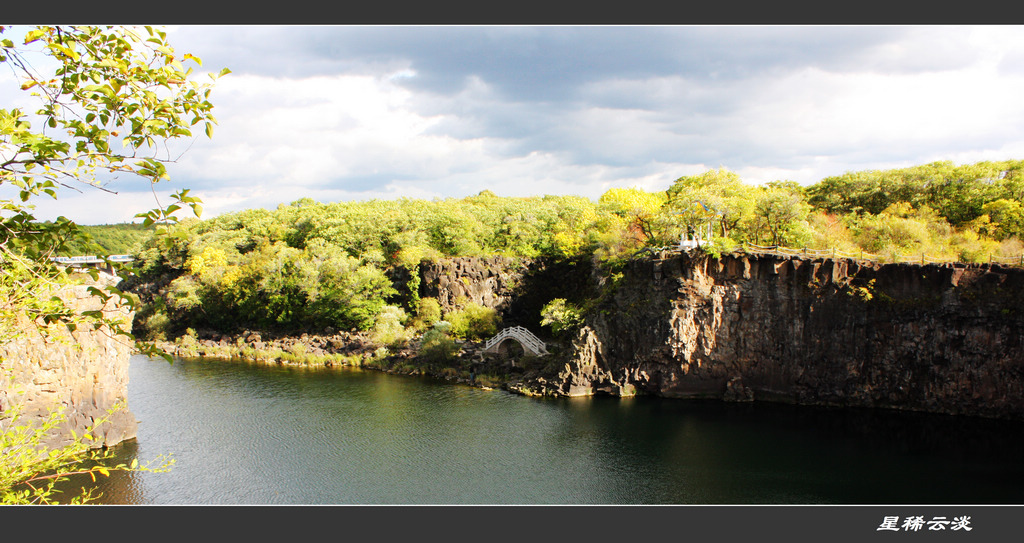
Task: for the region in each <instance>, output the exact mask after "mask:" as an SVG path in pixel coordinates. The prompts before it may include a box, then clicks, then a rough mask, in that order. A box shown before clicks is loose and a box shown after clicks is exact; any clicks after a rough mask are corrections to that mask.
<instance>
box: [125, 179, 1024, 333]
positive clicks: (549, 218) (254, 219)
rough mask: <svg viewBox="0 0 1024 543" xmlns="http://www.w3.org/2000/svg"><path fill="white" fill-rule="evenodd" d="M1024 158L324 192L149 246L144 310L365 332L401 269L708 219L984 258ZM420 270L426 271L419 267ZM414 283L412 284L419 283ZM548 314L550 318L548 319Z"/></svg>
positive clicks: (722, 232) (1005, 250)
mask: <svg viewBox="0 0 1024 543" xmlns="http://www.w3.org/2000/svg"><path fill="white" fill-rule="evenodd" d="M1022 206H1024V161H1003V162H979V163H976V164H970V165H963V166H956V165H954V164H953V163H951V162H935V163H932V164H927V165H922V166H916V167H913V168H905V169H896V170H884V171H864V172H852V173H846V174H843V175H841V176H835V177H829V178H826V179H823V180H821V181H820V182H818V183H815V184H813V185H810V186H801V185H800V184H798V183H795V182H793V181H774V182H770V183H766V184H764V185H754V184H749V183H746V182H744V181H743V180H742V179H741V178H740V177H739V175H737V174H736V173H734V172H731V171H729V170H726V169H724V168H723V169H718V170H709V171H706V172H704V173H701V174H698V175H693V176H684V177H680V178H679V179H677V180H676V181H675V182H674V183H673V184H672V185H671V186H670V187H669V188H668V189H666V190H664V191H645V190H643V189H640V188H613V189H610V190H608V191H607V192H606V193H605V194H603V195H602V196H601V197H600V198H599V199H598V200H597V201H596V202H595V201H592V200H590V199H587V198H583V197H579V196H551V195H548V196H535V197H502V196H497V195H495V194H494V193H492V192H490V191H482V192H481V193H479V194H477V195H474V196H468V197H464V198H446V199H435V200H431V201H428V200H421V199H411V198H402V199H397V200H368V201H346V202H334V203H320V202H315V201H313V200H311V199H308V198H304V199H301V200H297V201H294V202H291V203H289V204H281V205H280V206H278V208H277V209H275V210H267V209H248V210H244V211H239V212H234V213H227V214H223V215H220V216H217V217H214V218H211V219H207V220H202V221H200V220H195V219H188V220H184V221H182V222H181V223H180V224H178V225H175V226H174V227H173V228H172V229H171V235H170V236H167V237H164V238H160V239H157V238H154V239H153V240H151V241H148V242H146V243H144V244H143V245H142V246H141V247H140V248H139V250H138V253H137V256H138V257H139V261H140V264H141V268H140V269H141V271H142V273H143V275H144V276H145V277H148V278H150V279H154V278H156V277H163V278H164V280H165V282H166V285H167V286H166V287H165V289H164V290H163V291H162V296H160V297H158V299H157V300H155V305H154V306H153V307H151V308H149V310H148V311H149V313H146V314H144V315H143V317H144V318H149V319H153V323H151V324H154V326H153V328H154V329H157V328H159V326H156V323H164V325H165V326H166V325H167V323H170V322H173V323H175V325H174V326H172V327H171V328H177V329H179V330H180V329H183V328H184V327H200V326H202V327H210V328H215V329H227V328H231V327H263V328H284V329H300V328H303V327H306V326H311V325H313V324H314V323H316V324H317V325H318V326H324V325H325V324H326V325H329V326H331V327H334V328H338V329H359V330H368V329H370V328H371V327H372V326H373V325H374V323H375V319H376V318H377V316H378V315H379V314H380V312H381V311H382V310H383V308H384V307H385V306H388V307H395V306H398V307H400V308H402V310H403V311H406V312H408V313H409V314H412V313H414V312H415V306H416V304H417V301H418V298H417V288H416V287H417V285H416V284H400V283H396V282H395V281H394V280H393V279H392V277H394V276H395V274H394V271H395V270H397V269H405V270H415V269H416V267H417V266H418V265H419V263H420V262H422V261H423V260H436V259H439V258H443V257H449V256H487V255H505V256H511V257H528V258H533V257H551V258H559V259H574V258H590V259H593V260H595V261H596V262H603V263H614V262H617V261H621V260H623V259H626V258H629V257H631V256H633V255H634V254H636V252H637V251H639V250H642V249H644V248H647V247H651V248H660V247H666V246H672V245H675V244H676V243H678V241H679V239H680V237H681V236H684V235H687V234H692V233H693V232H694V231H695V229H697V228H699V227H700V226H701V225H705V226H706V225H710V227H711V231H712V233H713V239H712V240H711V243H710V245H709V246H708V247H707V249H708V250H710V251H712V252H721V251H728V250H732V249H735V248H738V247H740V246H741V245H742V244H744V243H748V244H758V245H783V246H788V247H793V248H808V249H835V250H837V251H843V252H846V253H861V252H866V253H871V254H873V255H877V257H878V258H880V259H883V260H885V259H893V260H896V259H899V258H900V257H905V256H912V257H916V256H917V255H922V254H926V255H927V256H928V258H929V259H931V260H944V261H966V262H985V261H987V260H988V259H990V258H999V257H1008V256H1018V255H1020V254H1021V250H1022V244H1021V241H1020V238H1021V236H1022V228H1024V209H1022ZM409 275H411V276H413V277H415V273H413V274H409ZM413 282H414V280H410V283H413ZM539 319H540V316H539V315H538V320H539Z"/></svg>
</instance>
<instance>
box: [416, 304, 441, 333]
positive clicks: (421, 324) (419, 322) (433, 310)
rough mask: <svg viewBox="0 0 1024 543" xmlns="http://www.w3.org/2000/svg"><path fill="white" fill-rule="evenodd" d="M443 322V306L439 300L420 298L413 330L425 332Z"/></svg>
mask: <svg viewBox="0 0 1024 543" xmlns="http://www.w3.org/2000/svg"><path fill="white" fill-rule="evenodd" d="M440 320H441V304H440V302H438V301H437V298H420V300H419V302H418V303H417V305H416V319H415V320H414V321H413V328H416V329H417V330H424V329H427V328H430V327H431V326H434V324H435V323H437V322H438V321H440Z"/></svg>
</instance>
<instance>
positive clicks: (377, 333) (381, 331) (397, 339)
mask: <svg viewBox="0 0 1024 543" xmlns="http://www.w3.org/2000/svg"><path fill="white" fill-rule="evenodd" d="M406 320H407V317H406V314H405V310H404V309H402V308H401V307H398V306H396V305H386V306H384V307H382V308H381V311H380V313H378V314H377V319H376V321H375V322H374V325H373V331H372V337H373V340H374V341H376V342H377V343H380V344H383V345H398V344H402V343H405V342H406V341H408V340H409V338H410V336H411V331H407V330H406V329H405V326H404V324H405V321H406Z"/></svg>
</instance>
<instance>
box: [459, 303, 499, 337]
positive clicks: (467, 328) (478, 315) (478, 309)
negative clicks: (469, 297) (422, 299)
mask: <svg viewBox="0 0 1024 543" xmlns="http://www.w3.org/2000/svg"><path fill="white" fill-rule="evenodd" d="M446 320H447V321H448V322H450V323H451V334H452V335H453V336H455V337H457V338H460V339H467V340H479V339H483V338H487V337H490V336H493V335H494V334H496V333H497V332H498V325H499V324H501V316H500V315H498V311H497V310H495V309H493V308H490V307H484V306H482V305H479V304H476V303H473V302H470V303H469V304H467V305H466V307H464V308H462V309H458V310H455V311H452V312H450V313H448V314H447V315H446Z"/></svg>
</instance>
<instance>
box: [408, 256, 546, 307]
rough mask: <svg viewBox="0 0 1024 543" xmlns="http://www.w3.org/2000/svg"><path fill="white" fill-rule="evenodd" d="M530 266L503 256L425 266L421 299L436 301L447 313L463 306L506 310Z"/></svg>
mask: <svg viewBox="0 0 1024 543" xmlns="http://www.w3.org/2000/svg"><path fill="white" fill-rule="evenodd" d="M528 266H529V261H523V260H520V259H514V258H506V257H501V256H493V257H489V258H479V257H461V258H449V259H444V260H438V261H436V262H423V263H422V264H421V268H420V279H421V285H422V286H421V287H420V296H423V297H432V298H437V301H438V303H440V304H441V309H442V310H444V311H451V310H453V309H455V308H456V306H457V305H459V304H460V303H463V302H473V303H476V304H479V305H482V306H484V307H490V308H494V309H504V308H506V307H507V306H508V304H509V301H510V300H511V298H512V296H513V294H514V289H515V287H516V286H517V285H518V284H519V282H520V280H521V279H522V276H523V273H524V271H525V270H526V268H527V267H528Z"/></svg>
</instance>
